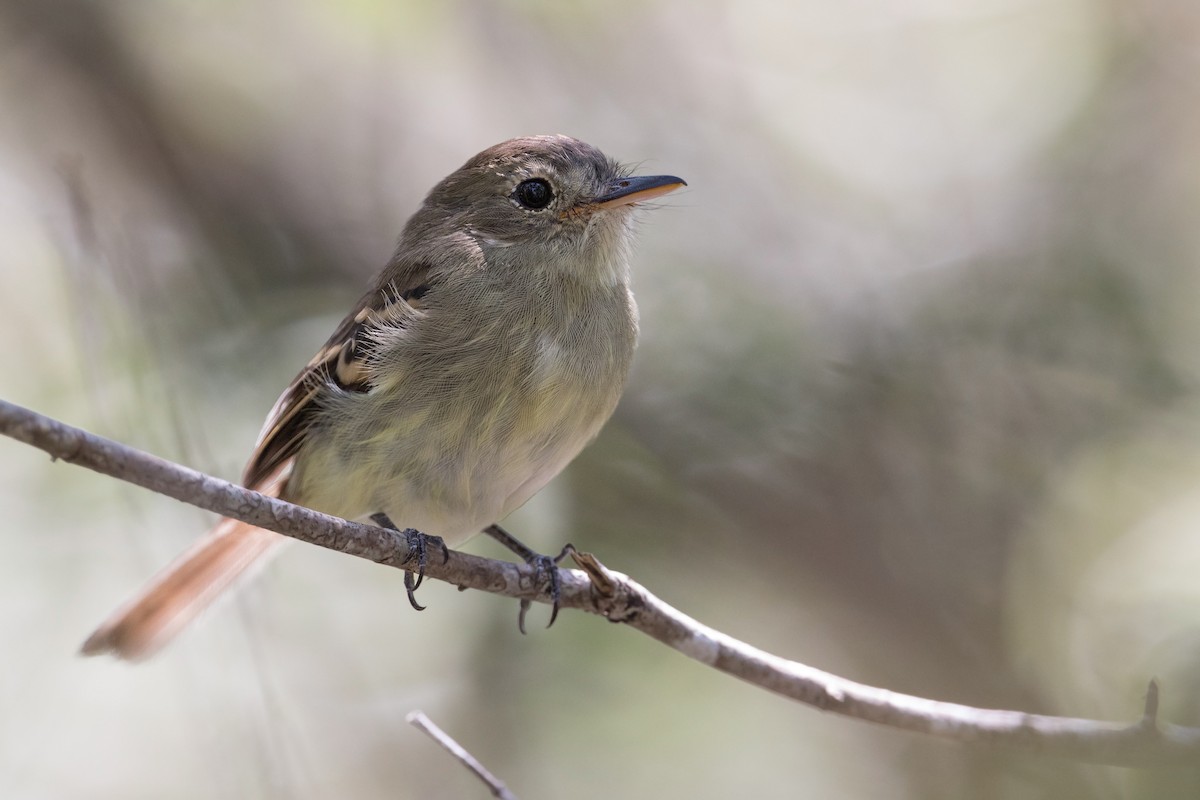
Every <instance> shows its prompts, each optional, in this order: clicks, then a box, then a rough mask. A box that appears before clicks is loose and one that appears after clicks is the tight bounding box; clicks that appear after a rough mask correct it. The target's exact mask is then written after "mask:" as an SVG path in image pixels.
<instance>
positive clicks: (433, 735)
mask: <svg viewBox="0 0 1200 800" xmlns="http://www.w3.org/2000/svg"><path fill="white" fill-rule="evenodd" d="M405 719H406V720H408V723H409V724H410V725H413V726H414V727H416V728H418V729H419V730H421V731H422V732H423V733H424V734H425V735H426V736H428V737H429V738H430V739H433V740H434V741H435V742H437V743H438V744H439V745H441V746H442V749H444V750H445V751H446V752H447V753H449V754H450V755H452V756H454V757H455V758H457V759H458V760H459V762H460V763H461V764H462V765H463V766H464V767H466V768H467V769H469V770H471V772H473V773H475V777H477V778H479V780H481V781H483V782H484V784H485V785H486V786H487V787H488V790H489V791H490V792H491V793H492V797H498V798H500V800H517V796H516V795H515V794H513V793H512V792H510V791H509V790H508V787H507V786H505V785H504V781H502V780H500V779H499V778H497V777H496V776H495V775H493V774H492V773H491V772H489V771H488V769H487V767H485V766H484V765H483V764H480V763H479V759H477V758H475V756H473V755H471V754H470V753H469V752H467V749H466V748H465V747H463V746H462V745H461V744H459V743H458V742H456V741H454V739H453V738H452V737H451V736H450V734H448V733H446V732H445V731H444V730H442V729H441V728H439V727H438V726H437V725H435V724H434V722H433V720H431V719H430V718H429V717H427V716H425V712H424V711H413V712H411V713H410V714H409V715H408V716H407V717H405Z"/></svg>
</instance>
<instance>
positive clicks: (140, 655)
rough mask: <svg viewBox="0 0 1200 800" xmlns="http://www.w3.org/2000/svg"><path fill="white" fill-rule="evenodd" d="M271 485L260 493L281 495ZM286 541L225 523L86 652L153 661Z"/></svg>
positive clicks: (109, 623) (121, 612) (115, 617)
mask: <svg viewBox="0 0 1200 800" xmlns="http://www.w3.org/2000/svg"><path fill="white" fill-rule="evenodd" d="M270 483H271V485H270V486H268V487H263V488H262V489H260V491H263V493H264V494H271V495H272V496H278V490H279V488H280V484H281V483H282V481H279V480H276V481H271V482H270ZM285 541H287V537H286V536H281V535H279V534H277V533H273V532H271V531H268V530H263V529H262V528H256V527H254V526H253V525H248V524H247V523H245V522H239V521H238V520H235V519H228V518H226V519H223V520H221V521H220V522H219V523H217V525H216V527H214V528H213V529H212V530H211V531H209V532H208V533H207V534H206V535H205V536H204V538H203V539H201V540H200V541H199V542H197V543H196V544H195V545H193V546H192V547H191V548H190V549H189V550H187V551H186V552H184V553H183V555H181V556H180V557H179V558H177V559H176V560H175V561H174V562H173V563H171V564H169V565H168V566H167V567H165V568H164V569H163V570H161V571H160V572H159V573H158V574H157V575H155V576H154V577H153V578H152V579H151V580H150V582H149V583H148V584H147V585H146V586H145V587H144V588H143V589H142V590H141V591H140V592H138V593H137V594H136V595H134V596H133V597H132V598H131V599H130V600H129V601H128V602H127V603H125V605H123V606H121V607H120V608H118V609H117V610H116V611H114V612H113V613H112V614H111V615H109V617H108V619H106V620H105V621H104V622H103V623H101V624H100V627H98V628H96V630H95V632H94V633H92V635H91V636H89V637H88V639H87V641H86V642H84V643H83V647H82V648H81V649H80V652H81V653H82V654H83V655H87V656H92V655H100V654H103V653H111V654H112V655H114V656H116V657H117V658H124V659H128V660H130V661H140V660H142V659H146V658H149V657H150V656H152V655H154V654H155V653H157V652H158V651H159V650H160V649H162V647H163V646H164V645H166V644H167V643H168V642H170V641H171V639H173V638H174V637H175V636H176V634H178V633H179V632H180V631H181V630H183V628H184V627H186V626H187V624H188V623H189V622H191V621H192V620H193V619H195V618H196V617H197V616H198V615H199V614H200V613H201V612H202V611H204V609H206V608H208V607H209V606H210V605H211V604H212V602H213V601H214V600H216V599H217V597H219V596H220V595H221V594H222V593H223V592H225V590H227V589H228V588H229V587H230V586H232V585H234V584H235V583H237V582H238V579H239V578H242V577H244V576H246V574H247V571H248V570H250V568H251V567H253V566H255V565H256V564H262V563H264V562H265V560H266V559H265V558H264V557H265V556H266V555H267V554H268V553H270V552H272V551H274V550H275V549H276V547H277V546H278V545H279V544H281V543H283V542H285Z"/></svg>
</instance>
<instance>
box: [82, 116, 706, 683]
mask: <svg viewBox="0 0 1200 800" xmlns="http://www.w3.org/2000/svg"><path fill="white" fill-rule="evenodd" d="M683 186H686V183H685V182H684V181H683V180H682V179H681V178H678V177H675V176H673V175H649V176H635V175H633V174H632V171H631V170H630V169H629V168H628V167H625V166H622V165H621V164H620V163H619V162H617V161H614V160H613V159H611V158H609V157H608V156H606V155H604V154H603V153H602V152H601V151H600V150H598V149H597V148H595V147H593V146H592V145H589V144H587V143H585V142H583V141H580V140H578V139H575V138H572V137H569V136H564V135H541V136H529V137H522V138H516V139H510V140H508V141H505V142H501V143H500V144H497V145H495V146H493V147H489V148H488V149H486V150H483V151H482V152H480V153H479V154H477V155H476V156H474V157H473V158H471V159H470V160H468V161H467V162H466V163H465V164H464V165H463V166H462V167H461V168H459V169H458V170H455V171H454V172H453V173H451V174H450V175H449V176H448V177H446V178H445V179H444V180H442V181H441V182H440V183H438V184H437V185H436V186H434V188H433V189H432V190H431V191H430V192H429V194H428V195H427V196H426V197H425V199H424V202H423V203H422V204H421V206H420V207H419V209H418V210H417V211H416V212H415V213H414V214H413V216H412V217H411V218H410V219H409V220H408V222H407V223H406V224H405V226H404V228H403V232H402V234H401V236H400V239H399V243H398V245H397V247H396V250H395V252H394V254H393V255H392V257H391V259H390V260H389V261H388V262H387V264H386V266H385V267H384V268H383V270H382V271H381V272H380V273H379V274H378V275H377V276H376V277H375V279H374V281H373V282H372V283H371V285H370V286H369V288H368V289H367V291H366V292H365V294H363V296H362V297H361V299H360V300H359V301H358V303H357V304H356V305H355V306H354V307H353V309H352V310H351V311H350V313H349V314H347V315H346V317H345V319H343V320H342V322H341V324H339V325H338V326H337V328H336V329H335V330H334V332H333V334H332V335H331V336H330V337H329V339H328V341H326V342H325V344H324V345H323V346H322V347H321V348H320V349H319V350H318V351H317V353H316V355H315V356H314V357H313V358H312V359H311V360H310V361H309V362H308V364H307V365H306V366H305V367H304V368H303V369H302V370H301V371H300V372H299V374H298V375H297V376H296V377H295V379H294V380H293V381H292V382H291V383H290V384H289V385H288V386H287V388H286V389H284V391H283V393H282V394H281V395H280V396H279V399H278V400H277V401H276V403H275V405H274V407H273V408H272V409H271V411H270V413H269V414H268V415H267V418H266V421H265V423H264V425H263V427H262V430H261V433H260V434H259V436H258V440H257V443H256V445H255V447H254V450H253V452H252V454H251V456H250V459H249V461H248V463H247V465H246V468H245V471H244V473H243V476H242V484H243V485H244V486H245V487H247V488H250V489H254V490H256V491H258V492H261V493H263V494H266V495H269V496H272V497H277V498H281V499H283V500H287V501H289V502H292V503H296V504H298V505H303V506H306V507H308V508H311V509H314V510H317V511H321V512H324V513H327V514H331V515H335V516H339V517H343V518H346V519H370V520H372V521H374V522H375V523H376V524H383V525H387V526H389V527H396V523H399V524H400V525H403V526H405V529H406V530H409V531H419V532H420V534H419V536H420V538H419V539H418V540H417V542H416V543H417V544H418V545H419V547H418V549H419V550H420V552H421V554H422V558H423V557H424V549H423V548H424V544H425V542H426V541H433V539H432V537H439V538H440V540H441V541H440V542H439V545H440V546H442V547H445V546H447V545H448V546H451V547H455V546H458V545H460V544H462V543H463V542H465V541H466V540H468V539H470V538H471V537H472V536H474V535H476V534H478V533H480V532H481V531H485V530H486V532H489V533H492V534H493V535H497V538H501V536H500V535H507V534H506V533H505V532H504V531H503V529H501V528H499V527H498V526H497V525H495V523H496V522H498V521H499V520H502V519H503V518H504V517H505V516H507V515H508V514H509V513H511V512H512V511H513V510H515V509H516V508H518V507H519V506H521V505H522V504H523V503H525V502H526V501H527V500H528V499H529V498H530V497H532V496H533V495H534V494H535V493H536V492H537V491H538V490H539V489H541V488H542V487H543V486H545V485H546V483H547V482H549V481H550V479H551V478H553V477H554V476H555V475H557V474H558V473H559V472H560V471H561V470H562V469H563V468H564V467H565V466H566V465H567V464H568V463H569V462H570V461H571V460H572V459H574V458H575V456H576V455H578V454H579V452H580V450H581V449H582V448H583V447H584V446H585V445H586V444H587V443H588V442H590V441H591V440H592V439H593V438H595V436H596V435H597V433H598V432H599V431H600V429H601V427H602V426H603V425H604V424H605V422H606V421H607V420H608V419H609V417H610V416H611V415H612V413H613V411H614V409H615V408H616V406H617V402H618V400H619V398H620V396H621V393H622V391H623V390H624V387H625V383H626V380H627V377H628V373H629V367H630V363H631V361H632V358H633V353H634V349H635V345H636V342H637V337H638V312H637V305H636V303H635V301H634V297H633V294H632V291H631V289H630V258H631V251H632V246H633V241H634V238H635V237H634V234H635V211H636V209H638V208H639V207H644V204H645V203H646V202H647V201H649V200H653V199H655V198H657V197H661V196H662V195H665V194H667V193H669V192H672V191H675V190H677V189H679V188H680V187H683ZM427 537H428V538H427ZM284 541H286V537H283V536H281V535H279V534H276V533H273V532H271V531H267V530H264V529H262V528H257V527H254V526H252V525H249V524H247V523H244V522H241V521H238V520H235V519H231V518H225V519H222V520H220V521H219V522H218V523H217V524H216V526H215V527H214V528H213V529H212V530H211V531H209V532H208V533H207V535H205V536H203V537H202V538H201V539H199V540H198V541H197V542H196V543H195V544H194V545H193V546H192V547H191V548H189V549H188V550H187V551H185V552H184V553H183V554H182V555H181V556H179V557H178V558H177V559H176V560H175V561H174V562H172V563H170V564H169V565H167V566H166V567H165V568H163V569H162V570H161V571H160V572H159V573H158V574H156V575H155V576H154V577H152V578H151V580H150V581H149V582H148V583H147V584H146V585H145V586H144V587H143V588H142V589H141V590H140V591H138V592H137V593H136V594H134V595H133V596H132V597H131V598H130V599H129V600H128V601H127V602H126V603H124V604H123V605H121V606H120V607H119V608H117V609H116V610H115V611H114V612H113V613H112V614H111V615H110V616H109V617H108V618H107V619H105V620H104V621H103V622H102V623H101V624H100V625H99V627H97V628H96V630H95V631H94V632H93V633H92V634H91V636H89V637H88V638H87V640H86V641H85V642H84V644H83V646H82V648H81V652H82V653H83V654H85V655H97V654H110V655H114V656H116V657H118V658H121V659H126V660H131V661H137V660H142V659H146V658H149V657H150V656H152V655H154V654H155V653H157V652H158V651H159V650H161V648H163V647H164V646H165V645H166V644H167V643H168V642H169V641H171V640H172V639H173V638H174V637H175V636H176V635H177V634H179V633H180V632H181V631H182V630H183V629H184V628H185V627H186V626H187V625H188V624H189V623H190V622H192V621H193V620H194V619H195V618H196V617H197V616H198V615H199V614H200V613H201V612H202V611H204V610H205V609H206V608H207V607H208V606H209V605H210V604H212V602H213V601H214V600H216V599H217V597H218V596H220V595H222V594H224V593H225V592H226V591H227V590H229V589H230V588H231V587H233V586H234V585H235V584H237V583H239V582H240V580H241V579H243V578H244V577H246V576H248V574H249V573H251V572H252V567H254V566H256V565H259V564H262V563H263V562H264V561H265V560H266V558H267V556H268V555H270V554H271V553H273V552H274V551H275V550H276V549H277V547H278V545H279V544H281V543H282V542H284ZM518 552H522V551H521V550H518ZM530 553H531V551H528V550H525V551H524V552H523V553H522V554H523V555H525V557H526V558H527V560H530ZM540 558H545V557H540ZM411 578H412V572H407V573H406V586H408V587H409V590H410V594H409V597H410V600H412V602H413V604H414V605H416V601H415V600H414V599H413V597H412V590H413V589H415V583H414V582H413V581H412V580H411ZM418 608H419V606H418ZM522 629H523V628H522Z"/></svg>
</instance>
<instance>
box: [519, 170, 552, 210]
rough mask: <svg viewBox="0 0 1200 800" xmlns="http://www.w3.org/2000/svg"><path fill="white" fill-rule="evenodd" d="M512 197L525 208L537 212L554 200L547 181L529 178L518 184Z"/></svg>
mask: <svg viewBox="0 0 1200 800" xmlns="http://www.w3.org/2000/svg"><path fill="white" fill-rule="evenodd" d="M512 196H513V199H514V200H516V201H517V202H518V203H520V204H521V205H522V206H524V207H525V208H530V209H533V210H534V211H539V210H541V209H543V208H545V207H546V206H548V205H550V201H551V200H553V199H554V190H553V189H551V188H550V182H549V181H545V180H542V179H541V178H531V179H530V180H527V181H521V182H520V183H518V184H517V188H516V190H515V191H514V192H513V194H512Z"/></svg>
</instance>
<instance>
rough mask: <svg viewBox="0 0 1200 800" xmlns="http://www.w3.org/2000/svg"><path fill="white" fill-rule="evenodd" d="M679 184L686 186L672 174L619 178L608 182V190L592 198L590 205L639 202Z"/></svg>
mask: <svg viewBox="0 0 1200 800" xmlns="http://www.w3.org/2000/svg"><path fill="white" fill-rule="evenodd" d="M680 186H687V182H686V181H684V180H683V178H676V177H675V176H674V175H646V176H644V177H641V178H621V179H619V180H615V181H613V182H612V183H610V184H609V185H608V191H607V192H605V193H604V194H602V195H600V196H599V197H597V198H596V199H595V200H593V201H592V206H593V208H616V207H617V206H624V205H629V204H630V203H641V202H644V201H646V200H652V199H654V198H655V197H662V196H663V195H664V194H667V193H668V192H673V191H675V190H676V189H678V188H679V187H680Z"/></svg>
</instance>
